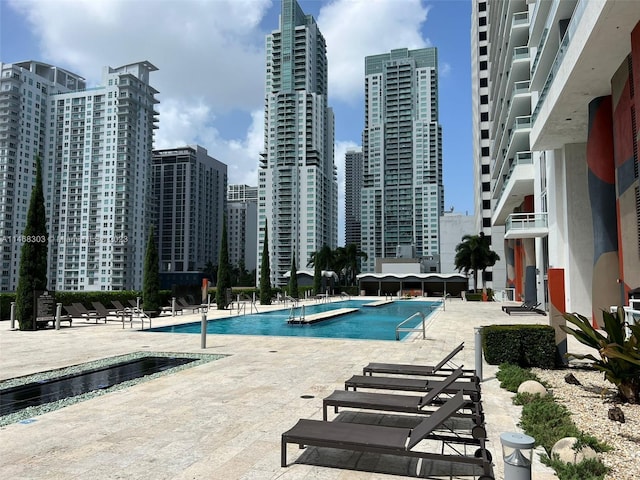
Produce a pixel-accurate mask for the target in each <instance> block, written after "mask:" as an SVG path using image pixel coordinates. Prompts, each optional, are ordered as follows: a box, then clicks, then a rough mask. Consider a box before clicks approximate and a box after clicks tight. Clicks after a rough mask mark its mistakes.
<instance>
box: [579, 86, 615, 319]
mask: <svg viewBox="0 0 640 480" xmlns="http://www.w3.org/2000/svg"><path fill="white" fill-rule="evenodd" d="M587 167H588V174H587V177H588V188H589V201H590V204H591V220H592V223H593V247H594V254H593V262H594V265H593V280H592V318H593V320H594V323H596V322H597V323H598V324H600V325H602V323H603V320H602V310H607V311H608V310H609V306H610V305H615V304H617V303H618V302H619V299H620V289H619V284H618V279H619V277H620V271H619V263H618V226H617V224H618V222H617V215H616V186H615V173H616V172H615V165H614V155H613V125H612V103H611V96H606V97H599V98H596V99H595V100H592V101H591V102H590V103H589V133H588V137H587Z"/></svg>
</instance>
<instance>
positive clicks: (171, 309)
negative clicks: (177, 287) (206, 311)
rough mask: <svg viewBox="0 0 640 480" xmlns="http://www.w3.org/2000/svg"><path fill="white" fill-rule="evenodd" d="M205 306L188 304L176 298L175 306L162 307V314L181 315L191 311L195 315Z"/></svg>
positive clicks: (183, 299) (184, 300)
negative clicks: (185, 311)
mask: <svg viewBox="0 0 640 480" xmlns="http://www.w3.org/2000/svg"><path fill="white" fill-rule="evenodd" d="M172 302H173V301H172ZM206 307H207V305H202V304H193V303H189V302H188V301H187V300H186V299H185V298H183V297H180V298H176V300H175V304H173V305H168V306H165V307H162V312H165V313H176V314H177V313H179V314H181V315H182V314H183V313H184V310H191V313H197V312H199V311H200V309H202V308H206Z"/></svg>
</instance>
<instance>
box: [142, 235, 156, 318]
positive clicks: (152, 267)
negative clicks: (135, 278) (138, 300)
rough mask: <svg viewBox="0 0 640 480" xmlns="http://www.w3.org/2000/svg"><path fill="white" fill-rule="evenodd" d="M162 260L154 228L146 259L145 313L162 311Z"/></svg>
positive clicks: (143, 292) (143, 291) (143, 290)
mask: <svg viewBox="0 0 640 480" xmlns="http://www.w3.org/2000/svg"><path fill="white" fill-rule="evenodd" d="M159 263H160V260H159V258H158V247H157V246H156V241H155V238H154V236H153V226H152V227H151V229H150V230H149V239H148V240H147V251H146V252H145V257H144V272H143V275H144V279H143V281H142V304H143V307H142V308H143V309H144V310H145V311H148V312H151V313H152V314H153V313H158V312H159V311H160V294H159V291H160V271H159Z"/></svg>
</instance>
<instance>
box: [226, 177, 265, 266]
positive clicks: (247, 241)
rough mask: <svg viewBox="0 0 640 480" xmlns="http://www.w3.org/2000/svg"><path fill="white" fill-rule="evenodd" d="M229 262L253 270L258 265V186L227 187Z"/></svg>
mask: <svg viewBox="0 0 640 480" xmlns="http://www.w3.org/2000/svg"><path fill="white" fill-rule="evenodd" d="M227 236H228V240H229V241H228V247H229V263H230V264H231V265H233V266H234V267H239V266H241V265H244V268H245V269H246V270H247V271H248V272H251V271H252V270H256V268H257V266H258V263H257V262H258V260H257V258H258V256H257V251H256V243H257V241H258V187H251V186H249V185H229V187H228V189H227Z"/></svg>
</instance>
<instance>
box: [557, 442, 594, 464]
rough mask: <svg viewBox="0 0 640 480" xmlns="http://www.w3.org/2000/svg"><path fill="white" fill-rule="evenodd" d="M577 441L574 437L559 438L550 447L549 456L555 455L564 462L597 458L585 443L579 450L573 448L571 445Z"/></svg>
mask: <svg viewBox="0 0 640 480" xmlns="http://www.w3.org/2000/svg"><path fill="white" fill-rule="evenodd" d="M577 441H578V439H577V438H576V437H565V438H561V439H560V440H558V441H557V442H556V443H555V445H554V446H553V448H552V449H551V458H553V457H555V456H556V455H557V456H558V458H559V459H560V460H561V461H563V462H564V463H580V462H582V461H583V460H587V459H596V458H598V454H597V453H596V452H595V450H594V449H593V448H591V447H589V446H587V445H584V446H583V447H582V448H581V449H580V450H575V449H574V448H573V446H574V445H575V443H576V442H577Z"/></svg>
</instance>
